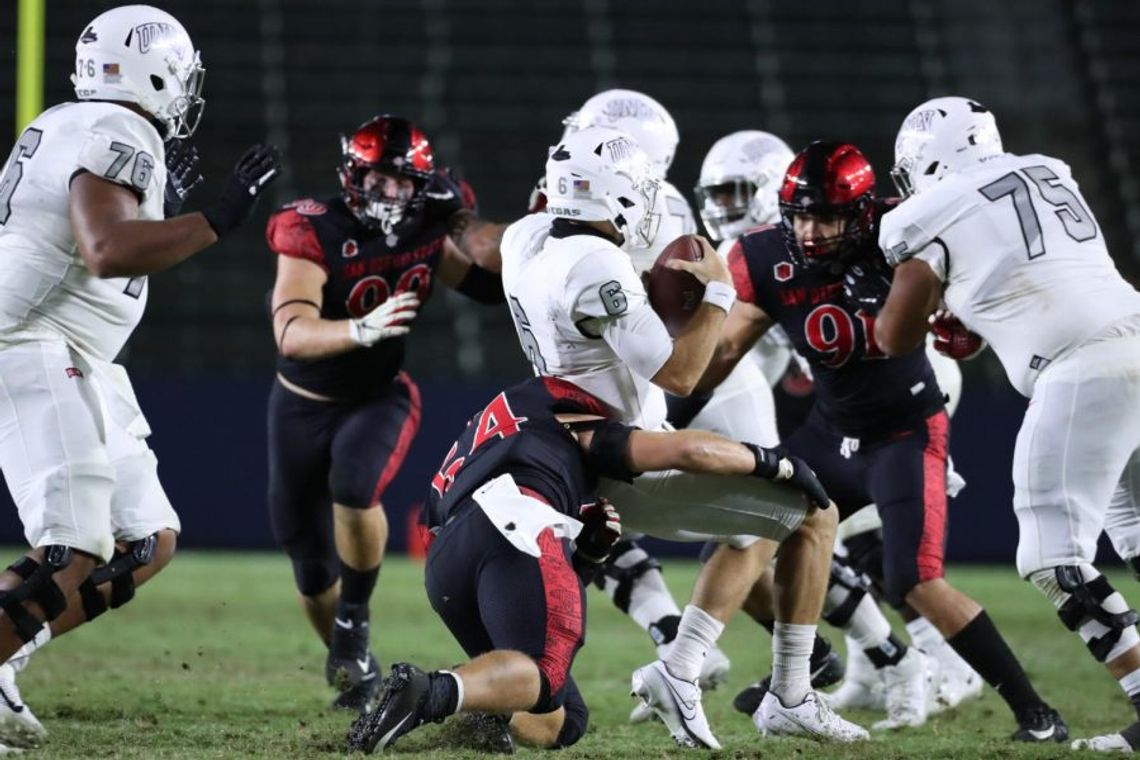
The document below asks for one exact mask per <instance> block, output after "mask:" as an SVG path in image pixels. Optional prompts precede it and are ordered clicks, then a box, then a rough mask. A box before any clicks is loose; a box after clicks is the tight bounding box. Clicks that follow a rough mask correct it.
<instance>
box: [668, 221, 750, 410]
mask: <svg viewBox="0 0 1140 760" xmlns="http://www.w3.org/2000/svg"><path fill="white" fill-rule="evenodd" d="M695 237H696V239H697V240H698V241H699V242H700V245H701V248H702V250H703V252H704V256H703V257H702V258H701V259H700V260H698V261H684V260H681V259H673V260H671V261H669V262H668V264H667V266H669V267H671V268H672V269H682V270H684V271H686V272H688V273H689V274H691V275H693V276H694V277H696V278H697V279H698V280H700V281H701V283H702V284H703V285H704V286H705V297H704V302H703V303H702V304H701V306H700V308H698V309H697V311H696V313H695V314H694V315H693V318H692V320H690V321H689V324H688V325H686V326H685V330H684V332H682V333H681V334H680V335H679V336H677V339H676V340H675V341H673V353H672V354H671V355H670V356H669V359H668V360H667V361H666V362H665V364H664V365H662V367H661V369H659V370H658V371H657V374H655V375H654V376H653V377H652V378H650V380H652V381H653V384H654V385H657V386H658V387H660V388H663V389H665V390H667V391H669V392H670V393H672V394H673V395H675V396H688V395H689V394H690V393H692V392H693V389H694V388H695V387H696V386H697V382H698V381H699V380H700V379H701V376H702V375H703V374H704V373H705V370H706V368H707V367H708V365H709V360H710V359H712V355H713V350H714V349H715V348H716V344H717V335H718V334H719V332H720V329H721V325H722V324H723V323H724V319H725V317H726V316H727V315H728V311H729V309H730V308H731V306H732V302H733V299H734V298H735V290H734V289H733V286H732V277H731V275H729V273H728V267H727V266H725V263H724V260H723V259H721V257H720V256H718V255H717V253H716V251H715V250H714V249H713V247H712V246H711V245H710V244H709V242H708V241H707V240H705V239H704V238H703V237H700V236H695Z"/></svg>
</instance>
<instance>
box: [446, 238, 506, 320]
mask: <svg viewBox="0 0 1140 760" xmlns="http://www.w3.org/2000/svg"><path fill="white" fill-rule="evenodd" d="M497 251H498V249H497V248H496V253H497ZM495 263H496V265H498V264H499V262H498V260H497V259H496V262H495ZM437 274H438V276H439V279H440V281H441V282H442V283H443V284H444V285H446V286H447V287H449V288H451V289H452V290H454V291H456V292H459V293H462V294H463V295H465V296H467V297H468V298H470V299H471V300H473V301H478V302H479V303H484V304H497V303H505V302H506V300H507V297H506V294H504V293H503V278H502V276H500V274H499V269H494V270H491V269H488V268H486V267H483V266H481V265H480V264H479V263H478V262H477V261H473V260H472V259H471V257H470V256H468V255H467V254H466V253H464V252H463V251H462V250H460V248H459V247H458V246H457V245H456V244H455V243H453V242H452V240H451V238H444V241H443V255H442V256H441V257H440V261H439V269H438V270H437Z"/></svg>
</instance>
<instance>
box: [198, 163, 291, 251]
mask: <svg viewBox="0 0 1140 760" xmlns="http://www.w3.org/2000/svg"><path fill="white" fill-rule="evenodd" d="M280 173H281V152H280V151H278V150H277V148H276V147H274V146H272V145H254V146H253V147H252V148H250V149H249V150H247V151H246V152H245V155H243V156H242V157H241V159H239V160H238V162H237V166H235V167H234V170H233V173H232V174H230V176H229V177H227V178H226V185H225V187H223V188H222V194H221V197H219V198H218V200H217V201H215V202H214V204H213V205H212V206H210V207H209V208H207V209H205V210H204V211H203V212H202V214H203V215H204V216H205V217H206V221H207V222H209V223H210V226H211V227H213V228H214V233H215V234H217V236H218V237H222V236H223V235H225V234H227V233H229V232H233V231H234V230H236V229H237V228H238V227H240V226H241V223H242V222H244V221H245V220H246V219H248V218H249V215H250V214H251V213H252V212H253V207H254V205H256V204H257V197H258V196H259V195H261V193H262V191H264V190H265V188H266V187H268V186H269V183H270V182H272V181H273V180H274V179H275V178H276V177H277V175H278V174H280Z"/></svg>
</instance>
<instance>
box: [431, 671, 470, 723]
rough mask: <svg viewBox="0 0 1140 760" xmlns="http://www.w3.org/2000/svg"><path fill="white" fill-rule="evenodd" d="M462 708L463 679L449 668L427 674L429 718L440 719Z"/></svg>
mask: <svg viewBox="0 0 1140 760" xmlns="http://www.w3.org/2000/svg"><path fill="white" fill-rule="evenodd" d="M462 709H463V679H462V678H460V677H459V674H458V673H453V672H451V671H450V670H437V671H435V672H434V673H429V674H428V713H429V714H430V717H429V720H441V719H443V718H446V717H447V716H448V715H454V714H455V713H457V712H459V711H460V710H462Z"/></svg>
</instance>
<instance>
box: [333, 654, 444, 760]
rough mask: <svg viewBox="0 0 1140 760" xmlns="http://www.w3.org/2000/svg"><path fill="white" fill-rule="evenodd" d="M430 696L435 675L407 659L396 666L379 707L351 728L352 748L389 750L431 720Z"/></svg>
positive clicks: (364, 750)
mask: <svg viewBox="0 0 1140 760" xmlns="http://www.w3.org/2000/svg"><path fill="white" fill-rule="evenodd" d="M430 697H431V676H429V675H428V674H427V673H425V672H423V671H422V670H420V669H419V668H417V667H416V666H415V665H411V664H409V663H406V662H400V663H397V664H395V665H393V666H392V672H391V674H390V675H389V676H388V678H386V679H385V680H384V688H383V690H382V691H381V693H380V699H379V700H378V701H377V704H376V709H375V710H373V711H372V712H367V713H364V714H363V715H361V716H360V717H359V718H357V719H356V720H355V721H353V723H352V727H351V728H350V729H349V730H348V749H349V751H350V752H363V753H365V754H371V753H372V752H374V751H375V750H376V749H377V748H379V749H385V748H387V747H390V746H392V745H393V744H394V743H395V742H396V740H397V739H399V738H400V737H401V736H403V735H404V734H406V733H408V732H410V731H412V730H414V729H416V728H419V727H420V726H422V725H423V724H424V723H427V722H428V721H429V720H431V716H430V714H429V712H428V710H429V708H430V704H429V703H430V702H431V699H430Z"/></svg>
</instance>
